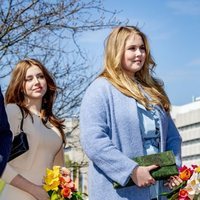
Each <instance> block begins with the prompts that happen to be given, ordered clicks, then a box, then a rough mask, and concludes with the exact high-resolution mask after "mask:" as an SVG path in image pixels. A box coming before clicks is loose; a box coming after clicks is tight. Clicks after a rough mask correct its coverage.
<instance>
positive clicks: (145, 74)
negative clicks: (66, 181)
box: [80, 26, 181, 200]
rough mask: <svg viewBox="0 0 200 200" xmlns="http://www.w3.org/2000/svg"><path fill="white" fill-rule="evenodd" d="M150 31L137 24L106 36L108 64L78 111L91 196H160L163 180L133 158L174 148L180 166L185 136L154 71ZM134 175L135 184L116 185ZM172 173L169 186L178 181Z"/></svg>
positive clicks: (117, 199)
mask: <svg viewBox="0 0 200 200" xmlns="http://www.w3.org/2000/svg"><path fill="white" fill-rule="evenodd" d="M155 66H156V64H155V62H154V60H153V57H152V55H151V53H150V47H149V43H148V40H147V37H146V35H145V34H144V33H143V32H141V31H140V30H139V28H137V27H135V26H126V27H122V26H121V27H116V28H114V29H113V30H112V32H111V33H110V35H109V36H108V38H107V41H106V45H105V55H104V69H103V72H102V73H101V74H100V76H99V77H98V78H97V79H96V80H95V81H94V82H93V83H92V84H91V85H90V86H89V88H88V89H87V91H86V93H85V95H84V98H83V101H82V105H81V115H80V125H81V126H80V127H81V143H82V146H83V149H84V150H85V152H86V154H87V155H88V157H89V159H90V164H89V198H91V199H92V200H102V199H109V200H122V199H127V200H141V199H144V200H150V199H160V196H159V193H160V192H161V191H162V190H161V188H163V185H162V184H161V183H160V186H162V187H159V183H158V182H156V181H155V180H154V178H153V177H152V176H151V174H150V171H151V170H153V169H156V168H157V167H158V166H156V165H151V166H147V167H144V166H138V164H137V163H136V162H134V161H133V160H132V159H131V158H134V157H137V156H141V155H147V154H155V153H158V152H163V151H167V150H172V151H173V152H174V155H175V157H176V163H177V165H178V166H180V165H181V137H180V135H179V133H178V131H177V129H176V127H175V125H174V123H173V121H172V119H171V117H170V101H169V99H168V96H167V95H166V93H165V91H164V88H163V83H162V81H160V80H159V79H157V78H156V77H155V76H154V74H153V72H154V68H155ZM130 179H132V180H133V182H134V183H135V185H134V186H130V187H124V188H121V189H114V188H113V182H117V183H119V184H120V185H122V186H125V185H126V183H127V182H128V181H129V180H130ZM179 183H180V179H179V178H178V177H173V180H171V181H169V182H167V184H166V185H168V186H169V187H170V188H171V187H172V186H173V185H174V184H177V185H178V184H179Z"/></svg>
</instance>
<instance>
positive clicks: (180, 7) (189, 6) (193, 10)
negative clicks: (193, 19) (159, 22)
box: [167, 0, 200, 15]
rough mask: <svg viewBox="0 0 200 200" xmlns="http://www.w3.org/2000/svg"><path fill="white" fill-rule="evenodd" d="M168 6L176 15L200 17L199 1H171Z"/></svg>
mask: <svg viewBox="0 0 200 200" xmlns="http://www.w3.org/2000/svg"><path fill="white" fill-rule="evenodd" d="M167 5H168V6H169V7H170V8H171V9H173V10H174V12H175V13H176V14H186V15H200V1H199V0H184V1H183V0H170V1H169V2H168V3H167Z"/></svg>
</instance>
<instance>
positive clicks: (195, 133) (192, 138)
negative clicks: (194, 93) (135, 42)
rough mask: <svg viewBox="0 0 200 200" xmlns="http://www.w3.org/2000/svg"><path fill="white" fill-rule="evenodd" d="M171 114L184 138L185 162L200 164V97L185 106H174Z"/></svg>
mask: <svg viewBox="0 0 200 200" xmlns="http://www.w3.org/2000/svg"><path fill="white" fill-rule="evenodd" d="M171 115H172V118H173V120H174V122H175V124H176V126H177V128H178V129H179V132H180V134H181V137H182V140H183V142H182V159H183V164H185V165H188V166H190V165H191V164H197V165H200V98H196V99H194V100H193V102H191V103H189V104H185V105H183V106H173V107H172V112H171Z"/></svg>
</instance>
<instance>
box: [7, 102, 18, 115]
mask: <svg viewBox="0 0 200 200" xmlns="http://www.w3.org/2000/svg"><path fill="white" fill-rule="evenodd" d="M5 108H6V113H7V114H8V115H19V113H20V112H21V111H20V108H19V106H18V105H17V104H15V103H9V104H7V105H6V106H5Z"/></svg>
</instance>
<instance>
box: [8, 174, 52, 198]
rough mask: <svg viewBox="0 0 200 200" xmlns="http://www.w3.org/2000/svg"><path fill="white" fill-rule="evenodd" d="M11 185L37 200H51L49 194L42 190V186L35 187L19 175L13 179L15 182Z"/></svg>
mask: <svg viewBox="0 0 200 200" xmlns="http://www.w3.org/2000/svg"><path fill="white" fill-rule="evenodd" d="M10 185H13V186H15V187H17V188H19V189H21V190H23V191H25V192H27V193H29V194H31V195H32V196H34V197H35V198H36V199H37V200H49V196H48V194H47V192H46V191H45V190H44V189H43V188H42V186H39V185H35V184H34V183H32V182H30V181H28V180H27V179H25V178H24V177H22V176H21V175H19V174H18V175H17V176H15V177H14V178H13V180H12V181H11V182H10Z"/></svg>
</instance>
